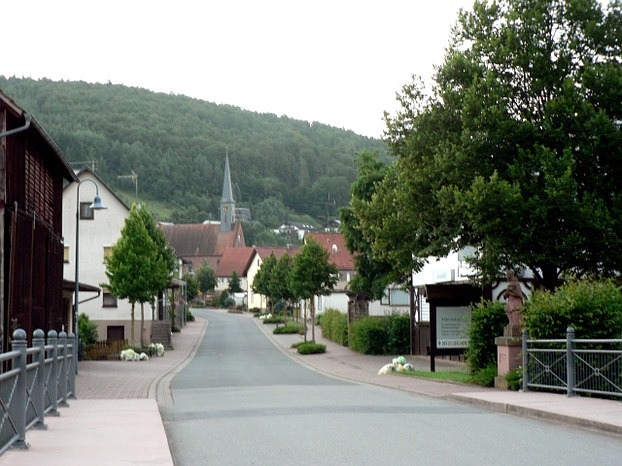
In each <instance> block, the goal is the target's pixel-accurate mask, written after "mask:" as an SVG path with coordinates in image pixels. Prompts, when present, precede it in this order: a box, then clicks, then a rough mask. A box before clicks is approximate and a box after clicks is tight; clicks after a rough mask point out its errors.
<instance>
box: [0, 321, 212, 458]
mask: <svg viewBox="0 0 622 466" xmlns="http://www.w3.org/2000/svg"><path fill="white" fill-rule="evenodd" d="M206 328H207V322H206V321H205V320H198V321H197V322H191V323H189V324H188V325H187V326H186V327H184V329H183V331H182V332H181V333H175V334H173V348H174V349H173V350H169V351H167V352H166V353H165V354H164V356H163V357H161V358H152V359H150V360H149V361H141V362H121V361H80V364H79V372H78V375H77V377H76V394H77V397H78V399H75V400H69V407H65V408H60V409H59V412H60V416H58V417H51V416H46V418H45V422H46V424H47V427H48V428H47V429H46V430H34V429H30V430H28V431H27V432H26V442H27V443H28V444H29V445H30V448H29V449H28V450H14V449H9V450H8V451H6V452H5V453H4V454H2V455H1V456H0V465H20V466H40V465H43V464H45V465H48V466H56V465H58V466H83V465H85V464H88V465H89V466H100V465H101V466H104V465H108V466H109V465H115V466H124V465H141V464H145V465H147V464H148V465H156V466H173V459H172V457H171V453H170V450H169V447H168V440H167V438H166V434H165V432H164V425H163V424H162V418H161V417H160V411H159V409H158V402H167V400H168V398H167V397H169V398H170V395H169V391H168V385H169V382H170V380H171V379H172V378H173V377H174V376H175V374H177V373H178V372H179V371H181V370H182V369H183V368H184V367H185V366H186V364H188V363H189V362H190V361H191V360H192V358H193V357H194V354H195V352H196V350H197V349H198V346H199V343H200V342H201V340H202V338H203V334H204V333H205V329H206ZM156 400H157V401H156Z"/></svg>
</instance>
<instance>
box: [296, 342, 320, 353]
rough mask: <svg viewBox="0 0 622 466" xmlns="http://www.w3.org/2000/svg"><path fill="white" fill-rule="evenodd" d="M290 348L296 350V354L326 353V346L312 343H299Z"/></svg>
mask: <svg viewBox="0 0 622 466" xmlns="http://www.w3.org/2000/svg"><path fill="white" fill-rule="evenodd" d="M292 348H296V350H297V351H298V354H318V353H325V352H326V345H323V344H321V343H313V342H312V341H300V342H297V343H294V344H293V345H292Z"/></svg>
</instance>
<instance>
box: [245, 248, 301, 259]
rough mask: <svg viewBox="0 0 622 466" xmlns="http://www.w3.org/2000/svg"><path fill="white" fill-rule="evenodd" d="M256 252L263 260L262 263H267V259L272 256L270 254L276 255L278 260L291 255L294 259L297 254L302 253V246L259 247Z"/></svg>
mask: <svg viewBox="0 0 622 466" xmlns="http://www.w3.org/2000/svg"><path fill="white" fill-rule="evenodd" d="M255 251H257V255H258V256H259V257H260V258H261V260H262V261H265V260H266V258H268V257H269V256H270V253H273V254H274V257H275V258H276V260H279V259H280V258H281V256H282V255H283V254H289V255H290V256H292V257H294V256H295V255H296V254H297V253H299V252H300V246H287V247H285V246H274V247H257V246H255Z"/></svg>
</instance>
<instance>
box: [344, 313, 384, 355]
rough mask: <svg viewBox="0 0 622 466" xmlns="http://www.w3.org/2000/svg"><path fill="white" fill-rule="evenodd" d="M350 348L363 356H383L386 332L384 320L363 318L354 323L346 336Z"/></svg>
mask: <svg viewBox="0 0 622 466" xmlns="http://www.w3.org/2000/svg"><path fill="white" fill-rule="evenodd" d="M348 341H349V344H350V347H351V348H352V349H353V350H354V351H357V352H359V353H363V354H385V352H386V347H387V331H386V325H385V321H384V319H381V318H376V317H364V318H362V319H360V320H357V321H356V322H354V323H353V324H352V325H351V327H350V333H349V335H348Z"/></svg>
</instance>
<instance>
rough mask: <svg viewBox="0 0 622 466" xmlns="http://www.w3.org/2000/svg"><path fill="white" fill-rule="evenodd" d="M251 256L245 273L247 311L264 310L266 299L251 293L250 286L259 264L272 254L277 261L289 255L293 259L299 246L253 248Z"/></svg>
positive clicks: (259, 266) (298, 250)
mask: <svg viewBox="0 0 622 466" xmlns="http://www.w3.org/2000/svg"><path fill="white" fill-rule="evenodd" d="M253 249H254V252H253V255H252V256H251V260H250V264H249V266H248V270H247V272H246V280H247V283H248V308H249V309H253V308H256V309H266V306H267V303H266V297H265V296H264V295H262V294H259V293H255V292H253V289H252V287H251V285H252V284H253V280H255V275H257V272H258V271H259V269H260V268H261V264H263V263H264V261H265V260H266V258H268V257H270V254H274V257H275V258H276V259H277V260H279V259H280V258H281V256H283V255H284V254H289V255H290V256H292V257H294V256H295V255H296V254H297V253H298V252H300V246H295V247H291V246H290V247H278V246H275V247H255V248H253Z"/></svg>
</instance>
